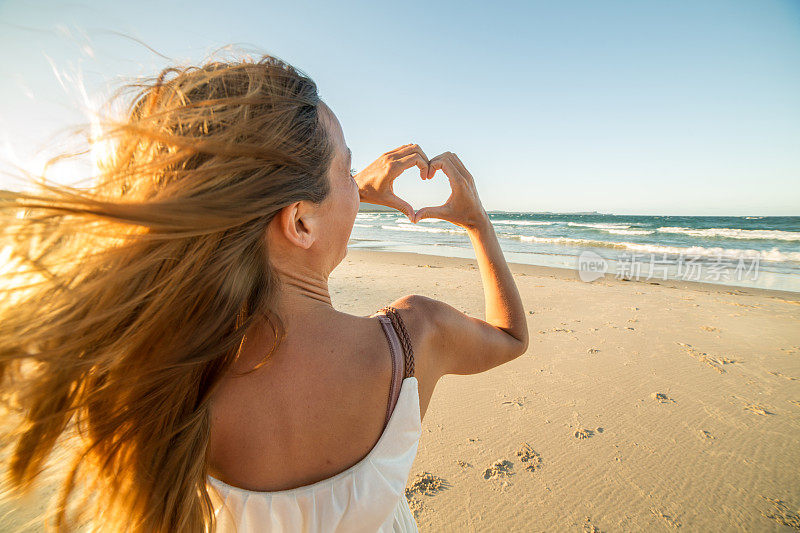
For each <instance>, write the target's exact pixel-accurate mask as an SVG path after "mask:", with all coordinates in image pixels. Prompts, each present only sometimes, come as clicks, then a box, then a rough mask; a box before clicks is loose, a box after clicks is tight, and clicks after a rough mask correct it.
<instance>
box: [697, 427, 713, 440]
mask: <svg viewBox="0 0 800 533" xmlns="http://www.w3.org/2000/svg"><path fill="white" fill-rule="evenodd" d="M700 438H701V439H703V440H706V441H709V440H714V435H712V434H711V433H710V432H709V431H706V430H705V429H701V430H700Z"/></svg>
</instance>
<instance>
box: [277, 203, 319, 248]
mask: <svg viewBox="0 0 800 533" xmlns="http://www.w3.org/2000/svg"><path fill="white" fill-rule="evenodd" d="M312 218H313V217H312V210H311V208H310V206H309V204H308V202H304V201H300V202H295V203H293V204H290V205H287V206H286V207H284V208H282V209H281V210H280V211H279V212H278V214H277V216H276V217H275V220H274V222H276V223H277V224H278V227H277V228H276V229H278V232H279V233H280V234H281V235H283V237H284V238H285V239H286V240H287V241H289V242H290V243H291V244H293V245H295V246H298V247H300V248H303V249H304V250H308V249H309V248H311V245H312V244H314V241H315V240H316V231H315V229H316V228H315V225H314V224H313V222H314V221H312Z"/></svg>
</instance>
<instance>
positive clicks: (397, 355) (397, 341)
mask: <svg viewBox="0 0 800 533" xmlns="http://www.w3.org/2000/svg"><path fill="white" fill-rule="evenodd" d="M381 312H384V313H385V314H383V315H380V314H379V315H378V320H380V322H381V326H382V327H383V332H384V333H385V334H386V338H387V340H388V341H389V352H390V354H391V357H392V384H391V387H390V389H389V403H388V404H387V406H386V420H385V422H384V427H386V424H388V423H389V418H390V417H391V416H392V412H393V411H394V408H395V406H396V405H397V399H398V398H399V397H400V386H401V385H402V381H403V379H404V378H406V377H411V376H413V375H414V352H413V350H412V349H411V339H410V338H409V336H408V331H406V328H405V324H403V319H402V318H400V315H399V314H398V313H397V310H396V309H395V308H394V307H384V308H383V309H381ZM398 330H399V331H400V332H401V335H402V337H401V336H398V334H397V331H398Z"/></svg>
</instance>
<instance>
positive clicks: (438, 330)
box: [389, 294, 463, 384]
mask: <svg viewBox="0 0 800 533" xmlns="http://www.w3.org/2000/svg"><path fill="white" fill-rule="evenodd" d="M389 305H390V306H392V307H394V308H395V309H397V312H398V314H399V315H400V318H401V319H402V321H403V324H404V325H405V327H406V329H407V331H408V335H409V337H410V338H411V339H410V340H411V345H412V347H413V349H414V359H415V367H416V369H417V374H418V376H417V377H418V378H419V379H420V380H423V379H424V380H426V381H430V382H432V383H433V384H435V383H436V381H438V380H439V378H440V377H442V375H444V374H445V373H447V368H446V365H443V364H442V363H443V362H444V361H443V359H442V357H441V353H440V352H441V346H440V344H441V340H442V336H443V334H445V333H446V331H447V325H448V323H451V322H452V321H453V320H454V318H455V317H456V316H458V315H461V316H463V315H462V313H461V312H460V311H458V310H457V309H455V308H454V307H452V306H450V305H448V304H446V303H444V302H442V301H439V300H436V299H434V298H429V297H427V296H422V295H420V294H408V295H406V296H403V297H401V298H398V299H397V300H395V301H394V302H392V303H391V304H389Z"/></svg>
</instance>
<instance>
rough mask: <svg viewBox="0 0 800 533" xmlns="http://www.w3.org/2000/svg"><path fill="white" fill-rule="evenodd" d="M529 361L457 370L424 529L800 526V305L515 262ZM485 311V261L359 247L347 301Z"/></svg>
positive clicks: (448, 384) (341, 271) (412, 487)
mask: <svg viewBox="0 0 800 533" xmlns="http://www.w3.org/2000/svg"><path fill="white" fill-rule="evenodd" d="M512 270H513V272H514V274H515V278H516V281H517V284H518V287H519V289H520V292H521V294H522V297H523V301H524V303H525V307H526V310H527V312H528V318H529V330H530V333H531V344H530V348H529V350H528V353H526V354H525V355H523V356H522V357H520V358H518V359H516V360H514V361H512V362H511V363H509V364H506V365H503V366H500V367H497V368H495V369H493V370H491V371H489V372H485V373H483V374H478V375H474V376H445V377H444V378H443V379H442V381H441V382H440V383H439V386H438V387H437V390H436V392H435V393H434V396H433V399H432V402H431V404H430V407H429V409H428V412H427V414H426V416H425V420H424V421H423V434H422V440H421V442H420V447H419V452H418V456H417V459H416V462H415V464H414V468H413V469H412V474H411V478H410V479H409V484H408V487H409V488H408V490H407V494H408V497H409V499H410V501H411V506H412V508H413V509H415V510H416V515H417V522H418V523H419V526H420V529H421V530H422V531H672V530H675V529H680V530H684V531H734V530H735V531H792V530H800V517H798V506H800V477H799V476H798V466H800V295H797V294H794V293H781V292H774V291H765V290H756V289H739V288H736V289H734V288H730V287H725V286H719V285H708V284H692V283H685V282H683V283H681V282H662V281H659V282H657V284H651V283H649V282H637V281H630V282H626V281H621V280H616V279H613V278H611V277H609V278H606V279H601V280H598V281H595V282H593V283H584V282H581V281H580V280H579V279H578V276H577V273H576V272H573V271H569V270H559V269H548V268H543V267H535V266H527V265H512ZM406 293H418V294H423V295H426V296H430V297H433V298H439V299H442V300H444V301H446V302H448V303H449V304H451V305H453V306H454V307H456V308H458V309H461V310H463V311H465V312H468V313H471V314H473V315H474V316H483V315H482V310H483V294H482V289H481V284H480V278H479V273H478V271H477V267H476V265H475V263H474V262H473V261H470V260H463V259H456V258H446V257H434V256H428V255H417V254H405V253H390V252H376V251H356V250H352V251H351V252H350V253H349V254H348V257H347V259H345V261H344V263H343V264H342V265H341V266H340V267H339V268H338V269H337V270H336V271H334V275H333V277H332V280H331V294H332V297H333V298H334V304H335V305H336V306H337V307H339V308H341V309H343V310H347V311H349V312H352V313H358V314H369V313H372V312H374V311H376V310H377V309H379V308H380V307H381V306H383V305H385V304H386V303H388V302H389V301H391V300H392V299H394V298H396V297H398V296H400V295H402V294H406Z"/></svg>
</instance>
